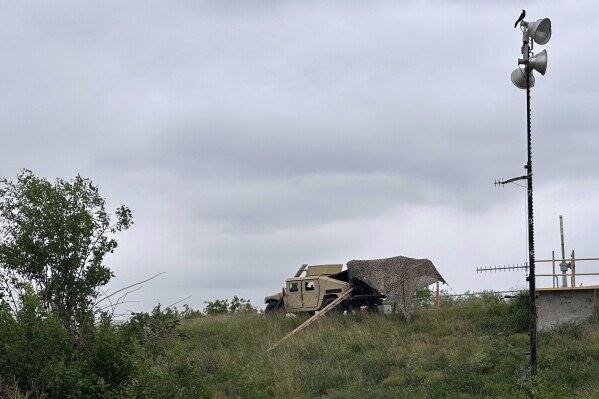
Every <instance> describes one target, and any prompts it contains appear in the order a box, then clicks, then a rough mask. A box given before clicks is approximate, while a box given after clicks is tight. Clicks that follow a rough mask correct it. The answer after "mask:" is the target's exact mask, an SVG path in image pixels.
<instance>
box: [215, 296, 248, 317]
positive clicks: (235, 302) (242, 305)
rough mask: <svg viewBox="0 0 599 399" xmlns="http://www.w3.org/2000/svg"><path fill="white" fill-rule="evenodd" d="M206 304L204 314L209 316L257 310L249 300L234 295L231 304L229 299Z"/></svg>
mask: <svg viewBox="0 0 599 399" xmlns="http://www.w3.org/2000/svg"><path fill="white" fill-rule="evenodd" d="M204 303H205V304H206V307H205V308H204V313H206V314H207V315H215V314H228V313H239V312H256V308H254V307H253V306H252V305H251V304H250V300H249V299H243V298H239V297H238V296H237V295H233V299H232V300H231V302H230V303H229V300H228V299H217V300H215V301H210V302H204Z"/></svg>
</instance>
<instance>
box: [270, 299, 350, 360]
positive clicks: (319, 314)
mask: <svg viewBox="0 0 599 399" xmlns="http://www.w3.org/2000/svg"><path fill="white" fill-rule="evenodd" d="M352 291H353V288H350V289H349V290H347V291H345V292H344V293H343V294H342V295H341V296H339V297H337V299H335V300H334V301H333V302H331V303H329V304H328V305H327V306H325V307H324V308H322V310H320V311H319V312H317V313H316V314H315V315H314V316H312V317H310V318H309V319H308V320H306V321H305V322H303V323H302V324H300V325H299V326H298V327H297V328H296V329H295V330H293V331H291V332H290V333H289V334H287V335H285V336H284V337H283V338H281V340H280V341H279V342H277V343H276V344H274V345H273V346H271V347H270V348H269V349H268V351H269V352H270V351H271V350H273V349H274V348H276V347H277V346H279V344H280V343H281V342H283V341H285V340H286V339H287V338H289V337H291V336H292V335H293V334H295V333H296V332H299V331H301V330H303V329H304V328H306V327H308V326H309V325H310V324H312V323H314V322H315V321H316V320H318V319H319V318H321V317H322V316H324V315H325V314H327V312H329V311H330V310H332V309H333V308H334V307H335V306H337V305H339V304H340V303H341V302H342V301H343V300H344V299H345V298H347V297H348V296H349V295H350V294H351V293H352Z"/></svg>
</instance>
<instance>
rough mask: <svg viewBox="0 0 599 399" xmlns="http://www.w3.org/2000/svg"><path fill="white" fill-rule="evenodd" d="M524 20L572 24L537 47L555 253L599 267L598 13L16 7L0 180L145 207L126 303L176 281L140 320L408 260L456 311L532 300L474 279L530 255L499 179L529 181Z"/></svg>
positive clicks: (538, 150)
mask: <svg viewBox="0 0 599 399" xmlns="http://www.w3.org/2000/svg"><path fill="white" fill-rule="evenodd" d="M522 8H526V11H527V13H528V16H527V18H526V20H528V21H534V20H536V19H539V18H543V17H548V18H550V19H551V21H552V24H553V35H552V37H551V40H550V42H549V43H547V44H546V45H545V46H538V45H537V46H535V48H534V49H533V51H534V52H535V53H537V52H540V51H541V50H543V49H546V50H547V52H548V67H547V73H546V75H545V76H541V75H540V74H538V73H536V87H534V88H533V89H532V100H531V104H532V105H531V106H532V132H533V167H534V206H535V208H534V209H535V212H534V216H535V222H536V224H535V232H536V248H537V251H536V253H537V259H549V258H551V251H552V250H555V251H556V255H557V256H559V252H560V239H559V215H564V224H565V238H566V252H567V253H568V254H569V253H570V252H571V251H572V250H575V251H576V255H577V257H599V160H598V159H599V131H598V126H599V116H598V115H599V77H598V74H597V71H599V51H598V50H597V49H598V48H599V46H598V44H597V43H599V26H598V25H597V23H596V17H597V16H598V15H599V3H597V2H596V1H590V0H588V1H572V2H564V1H525V2H521V1H520V2H516V1H494V2H490V1H485V2H472V1H465V0H464V1H428V2H427V1H341V0H338V1H313V0H307V1H299V0H297V1H282V0H277V1H275V0H270V1H266V0H259V1H246V0H230V1H229V0H214V1H191V0H189V1H178V2H172V1H170V2H166V1H162V2H159V1H147V0H144V1H127V2H125V1H85V2H82V1H52V2H46V1H7V0H0V134H1V138H2V141H1V143H0V144H1V147H0V148H1V153H2V156H1V157H0V176H4V177H7V178H9V179H14V178H15V177H16V175H17V174H18V173H19V171H20V170H21V169H22V168H28V169H31V170H32V171H33V172H34V173H35V174H36V175H38V176H43V177H46V178H48V179H50V180H53V179H55V178H56V177H61V178H63V179H69V178H72V177H74V176H75V175H76V174H77V173H80V174H81V175H82V176H84V177H89V178H90V179H92V180H93V182H94V183H96V184H97V185H98V186H99V187H100V192H101V194H102V195H103V196H104V197H106V198H107V201H108V203H109V206H110V208H111V209H112V210H114V209H115V208H116V207H117V206H118V205H120V204H126V205H128V206H129V207H130V208H131V210H132V212H133V215H134V221H135V224H134V226H133V227H132V228H131V229H130V230H129V231H126V232H123V233H121V234H120V236H118V237H117V238H118V240H119V243H120V245H119V248H118V249H117V250H116V252H115V253H114V254H113V255H110V256H109V257H107V265H108V266H110V267H111V268H112V269H113V271H114V272H115V274H116V278H115V279H114V280H113V282H112V283H111V284H110V286H109V287H108V288H109V289H110V290H115V289H118V288H119V287H123V286H126V285H128V284H132V283H134V282H137V281H140V280H143V279H145V278H147V277H150V276H152V275H154V274H156V273H160V272H166V273H165V274H163V275H161V276H160V277H159V278H157V279H155V280H152V281H151V282H148V283H146V284H144V287H143V288H142V289H141V290H139V291H137V292H135V293H134V294H132V295H130V296H129V299H130V300H132V301H137V302H135V303H129V304H127V305H126V306H125V307H124V309H123V310H126V309H131V310H150V309H151V308H152V307H153V306H154V305H156V304H157V303H162V304H163V305H168V304H171V303H173V302H177V301H179V300H181V299H184V298H186V297H188V296H191V297H190V298H187V299H185V301H184V303H187V304H189V305H190V306H192V307H193V308H197V309H202V308H203V307H204V306H205V305H204V302H205V301H211V300H215V299H224V298H231V297H232V296H233V295H238V296H240V297H244V298H249V299H250V300H251V302H252V303H253V304H255V305H258V306H260V307H262V306H263V305H262V301H263V298H264V296H266V295H270V294H272V293H275V292H277V291H279V290H280V289H281V287H282V285H283V282H284V279H285V278H286V277H288V276H290V275H292V274H293V273H295V271H296V270H297V268H298V267H299V265H301V264H302V263H310V264H319V263H347V262H348V261H349V260H352V259H376V258H385V257H391V256H397V255H403V256H409V257H414V258H428V259H430V260H432V262H433V263H434V264H435V265H436V267H437V269H438V270H439V272H440V273H441V274H442V275H443V277H444V278H445V280H446V281H447V282H448V284H449V286H448V287H445V288H446V289H448V290H449V291H450V292H452V293H462V292H464V291H466V290H470V291H479V290H482V289H494V290H509V289H518V288H524V287H525V286H526V282H525V276H524V272H508V273H495V274H477V273H476V268H477V267H482V266H494V265H503V264H515V263H523V262H526V261H527V254H526V237H527V235H526V219H525V218H526V215H525V210H526V207H525V196H524V194H525V192H524V188H523V187H522V186H518V185H515V184H511V185H508V186H506V187H503V188H497V187H494V185H493V182H494V181H495V180H496V179H499V178H504V179H507V178H511V177H515V176H520V175H522V174H524V169H523V165H524V164H525V163H526V97H525V94H526V92H525V91H524V90H520V89H517V88H516V87H515V86H514V85H513V84H512V83H511V81H510V73H511V71H512V70H513V69H514V68H516V67H517V59H518V57H521V54H520V46H521V39H522V34H521V31H520V29H514V27H513V25H514V22H515V20H516V19H517V18H518V15H519V14H520V12H521V9H522ZM521 183H522V182H521ZM577 266H578V267H577V271H579V272H584V271H587V272H590V271H594V272H599V262H595V263H590V262H586V263H585V262H581V263H579V264H578V265H577ZM550 269H551V266H548V265H543V266H541V265H540V266H539V268H538V273H543V272H544V273H549V272H551V271H550ZM598 278H599V277H598ZM598 278H595V279H590V280H589V279H587V280H589V281H588V283H594V284H599V281H598ZM581 281H584V280H582V279H581ZM537 284H538V285H540V286H551V279H547V278H539V280H538V283H537Z"/></svg>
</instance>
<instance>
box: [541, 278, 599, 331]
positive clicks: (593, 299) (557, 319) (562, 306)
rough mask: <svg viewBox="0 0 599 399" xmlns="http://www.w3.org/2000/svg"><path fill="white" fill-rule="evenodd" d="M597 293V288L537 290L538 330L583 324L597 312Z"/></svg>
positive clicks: (598, 294)
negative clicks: (562, 324) (570, 324)
mask: <svg viewBox="0 0 599 399" xmlns="http://www.w3.org/2000/svg"><path fill="white" fill-rule="evenodd" d="M598 291H599V286H589V287H574V288H570V287H566V288H561V287H560V288H539V289H537V317H538V324H537V328H538V330H539V331H547V330H550V329H551V328H553V327H555V326H556V325H558V324H560V323H576V324H579V323H582V322H584V321H585V320H587V319H588V318H589V317H591V316H592V315H593V313H594V312H595V311H596V310H597V301H598V296H599V292H598Z"/></svg>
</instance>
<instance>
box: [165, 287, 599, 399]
mask: <svg viewBox="0 0 599 399" xmlns="http://www.w3.org/2000/svg"><path fill="white" fill-rule="evenodd" d="M304 320H305V318H304V317H285V316H283V315H281V316H280V317H265V316H264V315H259V314H247V313H246V314H234V315H223V316H213V317H201V318H196V319H192V320H185V321H184V322H183V323H182V324H181V325H180V326H179V328H178V332H179V333H180V334H179V335H178V336H173V337H171V342H170V343H169V345H170V349H169V350H167V351H166V352H165V355H164V358H163V360H162V364H163V367H164V369H163V370H164V372H165V373H167V374H168V373H172V378H171V380H172V382H173V384H174V385H173V386H172V389H173V390H176V389H177V387H181V386H183V385H185V384H186V383H188V384H193V385H194V387H195V388H194V392H196V395H198V396H201V395H204V396H206V397H214V398H237V397H239V398H339V399H341V398H373V399H374V398H377V399H378V398H518V397H522V398H526V397H540V398H569V397H580V398H599V321H597V320H596V319H594V320H592V321H590V322H589V323H587V324H585V325H582V326H573V325H564V326H562V327H560V328H558V329H556V330H554V331H552V332H550V333H540V334H539V337H538V364H539V374H538V376H537V378H536V380H535V381H531V380H530V379H529V378H527V379H520V378H519V377H518V376H517V371H518V370H519V369H521V368H523V369H525V370H527V369H528V364H529V356H528V351H529V342H530V341H529V337H528V334H527V331H528V300H527V298H515V299H512V300H509V301H504V300H501V299H500V298H499V297H497V296H495V295H492V294H489V295H485V296H483V297H476V298H469V299H466V300H454V301H448V302H444V303H443V304H442V307H441V309H440V310H435V309H434V308H432V307H425V306H421V307H417V308H416V309H415V310H414V313H413V321H412V323H410V324H408V323H406V322H405V321H404V319H403V317H401V316H400V315H387V316H382V315H377V314H350V315H345V316H344V315H333V316H330V317H325V318H323V319H321V320H319V321H318V322H317V323H315V324H313V325H312V326H310V327H309V328H308V329H306V330H304V331H302V332H300V333H298V334H297V335H295V336H294V337H293V338H291V339H289V340H287V341H285V342H284V343H283V344H282V345H281V346H279V347H277V348H276V349H275V350H273V351H271V352H268V351H267V350H268V348H269V347H270V346H271V345H272V344H274V343H275V342H277V341H278V340H279V339H280V338H282V337H283V336H285V335H286V334H287V333H288V332H290V331H291V330H293V329H294V328H295V327H296V326H298V325H299V324H301V323H302V322H303V321H304ZM178 364H179V365H180V366H181V367H183V369H182V370H179V372H181V373H182V374H177V372H178V371H177V365H178ZM168 380H169V379H168V378H166V379H165V381H166V382H168ZM187 392H191V391H187Z"/></svg>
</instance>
